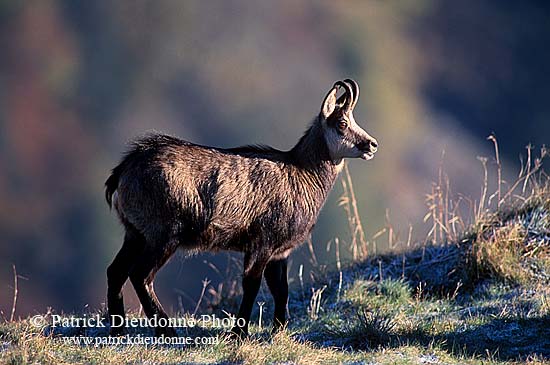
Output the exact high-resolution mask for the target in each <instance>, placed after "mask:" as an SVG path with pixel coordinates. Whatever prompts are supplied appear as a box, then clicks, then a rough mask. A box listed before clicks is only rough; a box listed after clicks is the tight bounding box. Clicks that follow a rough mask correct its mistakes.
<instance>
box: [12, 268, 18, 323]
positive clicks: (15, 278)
mask: <svg viewBox="0 0 550 365" xmlns="http://www.w3.org/2000/svg"><path fill="white" fill-rule="evenodd" d="M11 267H12V269H13V302H12V306H11V314H10V322H13V320H14V319H15V309H16V308H17V294H18V292H19V289H18V287H17V269H16V268H15V264H13V265H12V266H11Z"/></svg>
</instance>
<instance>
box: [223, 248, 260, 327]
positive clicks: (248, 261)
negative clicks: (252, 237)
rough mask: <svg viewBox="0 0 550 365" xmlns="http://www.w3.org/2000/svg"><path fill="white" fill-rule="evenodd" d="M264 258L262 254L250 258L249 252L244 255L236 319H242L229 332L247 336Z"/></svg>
mask: <svg viewBox="0 0 550 365" xmlns="http://www.w3.org/2000/svg"><path fill="white" fill-rule="evenodd" d="M267 260H268V259H266V258H264V257H262V255H257V256H256V257H254V259H252V256H251V255H250V254H249V253H246V254H245V256H244V273H243V280H242V285H243V298H242V300H241V306H240V307H239V313H238V314H237V319H244V323H243V325H242V326H241V325H239V322H237V324H236V325H235V327H233V329H232V330H231V332H232V333H233V334H234V335H237V336H238V337H240V338H243V337H246V336H248V323H249V322H250V315H251V314H252V307H253V306H254V301H255V300H256V296H257V295H258V291H259V290H260V285H261V284H262V273H263V271H264V269H265V266H266V264H267Z"/></svg>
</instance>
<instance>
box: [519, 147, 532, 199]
mask: <svg viewBox="0 0 550 365" xmlns="http://www.w3.org/2000/svg"><path fill="white" fill-rule="evenodd" d="M525 148H526V149H527V163H526V165H525V169H526V175H529V173H530V172H531V150H532V149H533V146H532V145H531V143H529V144H528V145H527V146H526V147H525ZM520 177H521V176H520ZM525 189H527V179H526V180H524V181H523V188H522V189H521V192H522V193H523V194H525Z"/></svg>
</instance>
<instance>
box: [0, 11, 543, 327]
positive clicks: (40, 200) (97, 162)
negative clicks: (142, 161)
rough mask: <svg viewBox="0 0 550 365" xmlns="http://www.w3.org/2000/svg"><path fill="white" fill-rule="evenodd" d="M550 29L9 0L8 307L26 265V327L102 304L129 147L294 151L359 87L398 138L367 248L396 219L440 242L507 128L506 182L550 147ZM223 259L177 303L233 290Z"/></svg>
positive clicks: (386, 141) (0, 169)
mask: <svg viewBox="0 0 550 365" xmlns="http://www.w3.org/2000/svg"><path fill="white" fill-rule="evenodd" d="M549 21H550V6H548V4H546V3H544V2H516V3H502V2H498V1H487V2H468V3H460V4H458V3H456V2H452V1H414V2H380V1H366V2H364V1H357V2H314V1H306V2H302V1H300V2H296V1H283V2H277V3H275V2H248V1H224V2H220V3H217V4H215V3H212V2H203V1H185V2H172V1H155V2H149V1H116V2H109V1H95V2H73V1H61V0H59V1H55V0H45V1H25V2H21V1H9V0H8V1H2V2H0V310H2V312H3V313H4V315H5V314H6V313H9V311H10V310H11V305H12V291H13V284H12V280H13V272H12V264H13V265H15V266H16V268H17V272H18V274H19V275H20V276H21V277H22V278H21V279H20V280H19V299H18V306H17V314H18V315H21V316H25V315H27V314H31V313H35V312H44V311H45V310H46V308H47V307H54V308H56V310H58V311H81V310H82V309H83V308H85V306H90V307H93V308H99V307H100V306H101V303H102V302H103V301H104V297H105V293H104V292H105V269H106V267H107V265H108V264H109V262H110V260H111V259H112V257H113V256H114V254H115V253H116V251H117V250H118V248H119V246H120V244H121V239H122V230H121V228H120V227H119V226H118V224H117V221H116V218H115V216H114V215H113V214H111V213H110V212H109V210H108V208H107V205H106V204H105V201H104V196H103V183H104V181H105V178H106V177H107V175H108V172H109V169H110V168H112V167H113V166H114V165H115V164H116V163H117V162H118V160H119V158H120V155H121V152H122V151H123V150H124V149H125V144H126V142H127V141H128V140H129V139H131V138H132V137H134V136H136V135H139V134H142V133H145V132H147V131H149V130H152V129H154V130H157V131H162V132H166V133H170V134H175V135H177V136H180V137H182V138H184V139H187V140H190V141H193V142H196V143H201V144H207V145H216V146H223V147H230V146H236V145H240V144H248V143H266V144H270V145H273V146H275V147H277V148H281V149H289V148H291V147H292V145H293V143H295V142H296V141H297V140H298V138H299V136H300V135H301V133H302V132H303V130H304V129H305V128H306V126H307V124H308V123H309V121H310V120H311V119H312V118H313V117H314V116H315V114H316V113H317V112H318V110H319V106H320V102H321V100H322V98H323V96H324V95H325V93H326V91H327V90H328V88H329V87H330V86H331V85H332V83H333V82H334V80H336V79H339V78H343V77H352V78H354V79H356V80H357V81H358V82H359V84H360V85H361V97H360V101H359V103H358V106H357V109H356V111H355V116H356V119H357V121H358V122H359V123H360V124H361V125H362V126H363V127H364V128H365V129H366V130H367V131H368V132H369V133H371V134H372V135H373V136H375V137H376V138H377V139H378V141H379V142H380V151H379V153H378V154H377V156H376V158H375V159H374V160H372V161H371V162H368V163H366V162H364V161H353V162H351V164H350V171H351V173H352V175H353V178H354V187H355V190H356V197H357V199H358V207H359V211H360V213H361V217H362V218H363V220H364V222H363V225H364V226H365V230H366V232H367V235H368V236H369V237H372V236H373V235H374V234H375V233H376V232H377V231H379V229H380V227H383V226H384V225H385V224H386V223H387V222H386V220H387V217H389V218H390V219H391V222H392V224H393V225H394V226H395V227H396V229H397V233H398V234H400V235H401V237H403V236H404V235H406V234H407V232H408V229H409V228H408V227H409V223H411V224H412V225H413V232H414V237H421V238H422V237H425V232H424V230H425V227H423V225H422V223H421V222H422V217H423V216H424V214H425V213H426V201H425V198H426V194H427V193H429V192H430V191H429V187H430V183H431V182H432V181H434V180H435V179H437V173H438V168H437V167H438V166H439V165H440V163H441V161H444V164H445V166H446V170H447V172H448V174H449V181H451V184H452V186H451V188H452V190H453V191H455V192H460V193H462V194H464V195H465V196H469V197H471V199H472V200H475V199H479V195H480V191H479V187H480V186H481V183H482V175H483V173H482V166H481V164H480V163H479V161H478V160H477V159H476V157H477V156H493V151H492V148H493V145H492V143H490V142H487V141H486V137H487V136H488V135H489V134H490V133H493V132H494V133H495V135H496V136H497V138H498V141H499V143H500V144H499V145H500V149H501V151H500V152H501V158H502V161H503V166H504V171H505V172H506V173H505V174H506V176H505V179H513V176H514V174H515V173H516V171H517V170H518V169H519V166H520V159H519V155H520V153H522V152H524V151H525V146H526V145H527V144H528V143H532V144H533V145H534V146H536V147H541V146H542V145H543V144H544V143H548V142H549V141H550V123H549V118H550V103H548V97H549V96H550V72H549V69H548V65H549V64H550V48H549V47H548V44H550V28H549V27H548V24H549ZM443 151H444V153H443ZM489 164H492V160H491V159H490V160H489ZM491 171H493V170H491ZM340 192H341V186H340V185H339V184H337V186H336V188H335V192H334V193H333V194H332V195H331V198H330V200H329V201H328V202H327V204H326V206H325V209H324V211H323V213H322V214H321V217H320V220H319V223H318V224H317V226H316V229H315V232H314V235H313V242H314V245H315V247H317V248H318V251H317V252H318V254H319V255H320V256H322V255H323V252H324V246H325V243H326V242H327V241H328V240H330V239H332V238H334V237H335V236H342V238H343V239H345V235H346V234H347V228H346V227H347V222H346V217H345V214H344V213H343V212H342V209H341V208H340V207H338V205H337V198H338V195H339V193H340ZM383 249H384V247H382V246H379V247H378V250H383ZM306 255H307V250H306V249H304V248H302V249H300V250H298V251H297V252H296V253H295V254H294V256H293V263H292V265H291V270H290V277H291V279H292V278H293V277H294V278H295V277H296V272H297V270H298V264H299V263H302V262H304V263H305V262H307V260H306V259H305V257H306ZM205 259H206V260H208V261H210V262H212V263H214V264H215V265H216V266H220V267H222V266H223V265H224V263H225V262H226V256H224V255H223V254H222V255H218V256H216V257H214V256H212V255H208V254H207V255H201V256H198V257H194V258H191V259H185V260H181V259H174V260H172V262H171V263H170V265H169V266H168V267H167V268H165V269H164V270H163V271H162V272H161V274H160V275H159V278H158V280H157V288H158V292H159V296H160V297H161V298H163V303H165V305H166V306H167V307H168V308H170V307H171V306H172V308H175V307H176V306H177V305H180V304H181V305H183V306H184V307H185V306H189V305H190V304H189V303H192V301H193V299H196V298H197V296H198V295H199V293H200V290H201V280H202V279H203V278H204V277H208V278H209V279H211V280H212V281H213V283H212V285H215V283H216V281H219V280H220V279H221V278H220V277H219V275H218V274H217V273H216V271H215V270H214V269H213V268H212V267H211V266H209V265H205V264H204V263H203V261H204V260H205ZM327 260H329V259H327ZM129 298H132V294H130V296H129ZM131 305H133V306H134V307H137V304H136V301H135V298H134V300H133V304H131Z"/></svg>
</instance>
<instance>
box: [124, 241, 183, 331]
mask: <svg viewBox="0 0 550 365" xmlns="http://www.w3.org/2000/svg"><path fill="white" fill-rule="evenodd" d="M176 248H177V246H176V245H172V244H169V243H166V244H165V245H162V246H157V245H150V244H149V245H148V246H147V247H146V248H145V250H144V251H143V253H142V254H141V256H140V259H139V260H138V261H137V262H136V263H135V265H134V266H133V267H132V269H131V271H130V281H131V282H132V285H133V286H134V290H135V291H136V294H137V296H138V298H139V301H140V303H141V306H142V307H143V311H144V312H145V314H146V315H147V317H148V318H152V317H154V316H155V315H156V316H157V318H159V319H160V318H168V315H167V314H166V312H165V311H164V309H163V308H162V305H161V304H160V302H159V300H158V298H157V295H156V294H155V290H154V288H153V280H154V279H155V275H156V274H157V272H158V270H159V269H160V268H161V267H162V266H164V264H165V263H166V262H167V261H168V259H170V257H172V255H173V254H174V252H175V251H176ZM155 335H156V336H161V335H165V336H168V337H174V336H176V331H175V330H174V329H173V328H172V327H157V328H155Z"/></svg>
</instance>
